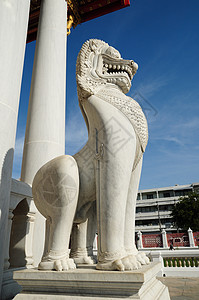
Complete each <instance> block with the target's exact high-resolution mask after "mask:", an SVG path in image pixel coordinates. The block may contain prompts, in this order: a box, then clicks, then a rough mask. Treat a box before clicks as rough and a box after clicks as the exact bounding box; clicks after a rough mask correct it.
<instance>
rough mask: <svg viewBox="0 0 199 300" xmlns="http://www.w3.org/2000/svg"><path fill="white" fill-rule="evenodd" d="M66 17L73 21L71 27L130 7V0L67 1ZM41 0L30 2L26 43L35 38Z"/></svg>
mask: <svg viewBox="0 0 199 300" xmlns="http://www.w3.org/2000/svg"><path fill="white" fill-rule="evenodd" d="M67 2H68V15H72V16H73V19H74V23H73V27H76V26H77V25H78V24H80V23H83V22H86V21H89V20H92V19H94V18H97V17H100V16H103V15H105V14H108V13H110V12H113V11H116V10H118V9H121V8H124V7H126V6H129V5H130V0H68V1H67ZM40 3H41V0H31V8H30V17H29V24H28V35H27V43H28V42H31V41H34V40H35V39H36V37H37V28H38V21H39V13H40Z"/></svg>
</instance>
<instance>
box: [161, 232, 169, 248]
mask: <svg viewBox="0 0 199 300" xmlns="http://www.w3.org/2000/svg"><path fill="white" fill-rule="evenodd" d="M162 244H163V248H168V243H167V233H166V231H165V230H164V229H163V230H162Z"/></svg>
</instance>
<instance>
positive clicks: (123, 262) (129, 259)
mask: <svg viewBox="0 0 199 300" xmlns="http://www.w3.org/2000/svg"><path fill="white" fill-rule="evenodd" d="M140 267H141V265H140V263H139V262H138V261H137V260H136V258H135V256H133V255H131V256H126V257H123V258H121V259H117V260H114V261H108V262H105V263H100V262H98V264H97V266H96V269H98V270H107V271H114V270H116V271H131V270H137V269H139V268H140Z"/></svg>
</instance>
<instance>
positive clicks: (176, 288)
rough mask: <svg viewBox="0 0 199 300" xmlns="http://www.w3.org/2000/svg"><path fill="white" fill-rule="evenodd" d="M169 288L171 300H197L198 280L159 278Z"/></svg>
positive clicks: (198, 292)
mask: <svg viewBox="0 0 199 300" xmlns="http://www.w3.org/2000/svg"><path fill="white" fill-rule="evenodd" d="M158 279H159V280H160V281H162V283H164V284H165V285H166V286H167V287H168V288H169V293H170V297H171V300H199V278H196V277H192V278H191V277H190V278H183V277H159V278H158Z"/></svg>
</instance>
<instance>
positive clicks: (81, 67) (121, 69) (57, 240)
mask: <svg viewBox="0 0 199 300" xmlns="http://www.w3.org/2000/svg"><path fill="white" fill-rule="evenodd" d="M137 68H138V66H137V64H136V63H135V62H134V61H132V60H124V59H122V58H121V55H120V53H119V52H118V51H117V50H116V49H114V48H113V47H110V46H109V45H108V44H107V43H105V42H103V41H100V40H97V39H92V40H89V41H87V42H85V43H84V44H83V46H82V48H81V50H80V52H79V54H78V58H77V67H76V78H77V91H78V98H79V104H80V108H81V111H82V113H83V116H84V119H85V122H86V124H87V128H88V135H89V137H88V142H87V144H86V145H85V146H84V147H83V149H82V150H81V151H79V152H78V153H77V154H75V155H74V157H73V158H72V157H70V156H61V157H58V158H56V159H54V160H52V161H51V162H49V163H47V164H46V165H45V166H43V167H42V168H41V169H40V170H39V171H38V173H37V174H36V176H35V179H34V182H33V195H34V199H35V203H36V206H37V207H38V209H39V211H40V212H41V213H42V214H43V215H44V216H45V217H46V218H47V231H46V246H45V251H44V256H43V258H42V262H41V263H40V268H41V269H53V268H55V269H57V270H62V269H66V268H73V267H74V265H73V264H71V261H70V262H69V257H68V255H67V250H68V249H66V246H67V245H69V238H70V233H71V227H72V223H73V227H72V233H71V253H70V257H71V258H70V259H73V260H74V262H75V263H87V264H88V263H92V262H94V261H95V258H94V257H93V253H92V245H93V240H94V237H95V233H96V215H97V231H98V262H97V267H96V268H97V269H104V270H120V271H124V270H132V269H138V268H140V267H141V264H147V263H149V260H148V258H147V257H146V255H145V254H144V253H139V252H138V250H137V249H136V247H135V241H134V235H135V232H134V228H135V205H136V196H137V191H138V185H139V179H140V173H141V166H142V155H143V152H144V151H145V148H146V145H147V140H148V128H147V121H146V118H145V116H144V114H143V112H142V109H141V107H140V106H139V104H138V103H137V102H136V101H135V100H133V99H132V98H130V97H128V96H126V95H125V94H126V93H127V92H128V91H129V90H130V87H131V80H132V79H133V76H134V75H135V73H136V71H137ZM52 174H56V176H54V175H53V176H52ZM66 174H67V176H66ZM77 174H78V175H77ZM69 177H70V180H68V179H67V180H66V183H65V184H67V181H68V182H70V184H71V183H72V182H74V183H75V185H74V184H73V186H75V190H76V189H77V188H78V187H79V188H78V190H77V191H78V192H79V195H76V194H78V193H75V196H73V197H72V194H71V196H70V199H68V198H67V197H66V195H65V194H64V189H63V180H64V178H69ZM49 178H50V180H49ZM78 180H79V183H78ZM46 182H47V183H46ZM44 187H45V188H44ZM52 188H53V192H52ZM44 194H45V197H44ZM42 199H43V200H42ZM44 199H45V200H44ZM56 199H60V200H59V201H58V202H59V205H56V208H55V207H53V205H54V204H55V202H56V201H57V200H56ZM69 200H70V201H69ZM52 253H53V255H52Z"/></svg>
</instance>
